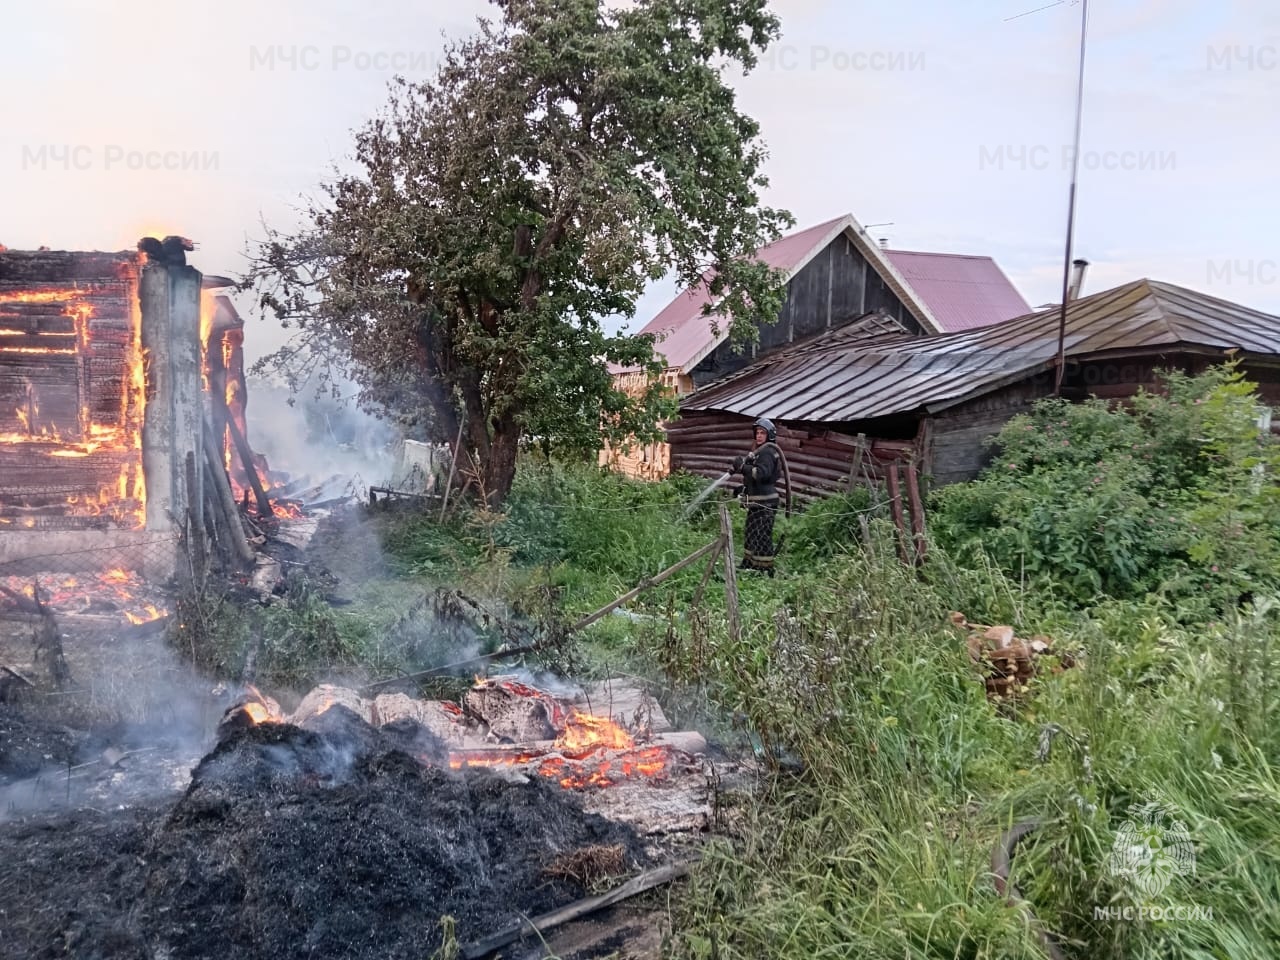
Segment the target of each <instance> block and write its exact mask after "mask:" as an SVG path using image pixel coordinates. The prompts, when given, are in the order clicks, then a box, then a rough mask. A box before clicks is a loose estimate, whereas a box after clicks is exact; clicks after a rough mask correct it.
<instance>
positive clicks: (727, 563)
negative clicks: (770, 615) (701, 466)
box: [720, 503, 742, 643]
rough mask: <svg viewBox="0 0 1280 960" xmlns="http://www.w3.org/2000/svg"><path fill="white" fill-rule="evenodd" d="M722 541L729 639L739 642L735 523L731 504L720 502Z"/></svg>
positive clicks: (740, 636)
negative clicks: (734, 553)
mask: <svg viewBox="0 0 1280 960" xmlns="http://www.w3.org/2000/svg"><path fill="white" fill-rule="evenodd" d="M720 542H721V543H723V544H724V549H723V550H722V551H721V552H722V553H723V554H724V599H725V606H726V607H727V608H728V613H729V639H730V640H732V641H733V642H734V643H738V642H739V641H740V640H741V639H742V624H741V623H740V622H739V620H738V571H737V569H736V568H735V567H734V557H733V524H732V523H731V522H730V520H729V505H728V504H727V503H722V504H720Z"/></svg>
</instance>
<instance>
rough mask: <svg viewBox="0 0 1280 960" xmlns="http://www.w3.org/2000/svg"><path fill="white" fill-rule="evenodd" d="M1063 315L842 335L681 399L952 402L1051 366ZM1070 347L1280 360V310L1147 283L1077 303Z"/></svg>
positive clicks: (810, 409) (740, 405)
mask: <svg viewBox="0 0 1280 960" xmlns="http://www.w3.org/2000/svg"><path fill="white" fill-rule="evenodd" d="M1058 322H1059V312H1058V310H1057V309H1053V310H1048V311H1042V312H1040V313H1033V314H1029V315H1027V316H1024V317H1020V318H1016V319H1014V320H1011V321H1009V322H1007V323H1002V324H998V325H995V326H991V327H987V328H985V329H981V330H971V331H962V332H960V333H950V334H943V335H939V336H932V337H903V336H901V335H893V334H890V335H888V336H886V337H884V338H882V339H878V340H876V341H875V342H874V343H868V342H867V341H866V340H856V341H852V342H842V339H841V338H840V337H838V336H837V335H838V334H839V331H833V332H832V333H831V334H828V335H826V336H824V337H821V338H818V339H817V340H815V341H814V342H812V343H806V344H804V345H803V346H801V347H793V348H789V349H784V350H782V351H780V352H778V353H777V354H773V355H770V356H767V357H763V358H761V359H760V360H758V361H756V362H755V363H753V364H751V365H750V366H748V367H747V368H746V369H744V370H741V371H739V372H737V373H736V374H734V375H733V376H731V377H727V378H725V379H724V380H721V381H718V382H717V383H712V384H708V385H707V386H705V387H703V388H702V389H700V390H698V391H697V392H696V393H694V394H692V395H690V396H689V397H687V398H686V399H685V400H684V401H683V402H682V403H681V405H680V407H681V409H682V410H723V411H726V412H729V413H741V414H745V415H748V416H759V415H760V414H761V413H764V414H766V415H767V416H769V417H771V418H773V419H774V420H792V421H813V422H821V421H829V422H834V421H852V420H866V419H871V418H874V417H883V416H888V415H891V414H896V413H908V412H913V411H919V410H926V411H935V410H941V409H945V408H946V407H948V406H951V405H953V404H956V403H959V402H961V401H963V400H965V399H967V398H969V397H972V396H975V395H978V394H981V393H984V392H986V391H989V390H993V389H995V388H996V387H998V386H1000V385H1001V384H1004V383H1011V382H1014V381H1017V380H1020V379H1023V378H1024V377H1026V376H1029V375H1030V374H1032V373H1035V372H1038V371H1041V370H1047V369H1050V368H1052V366H1053V363H1054V360H1055V357H1056V354H1057V347H1058ZM827 337H830V338H831V339H830V340H828V339H827ZM824 346H825V347H826V349H824ZM1064 346H1065V353H1066V356H1067V357H1071V358H1074V359H1077V360H1084V359H1088V358H1099V357H1106V356H1125V355H1134V354H1142V353H1151V354H1164V353H1172V352H1176V351H1179V350H1181V351H1186V350H1195V349H1200V350H1204V351H1207V352H1209V353H1211V354H1219V355H1220V354H1221V353H1223V352H1224V351H1227V350H1231V349H1235V350H1240V351H1242V352H1243V353H1244V354H1245V355H1248V356H1253V357H1268V358H1273V359H1274V358H1276V357H1278V356H1280V317H1276V316H1272V315H1271V314H1266V313H1262V312H1261V311H1258V310H1251V309H1249V308H1248V307H1243V306H1240V305H1239V304H1235V303H1231V302H1229V301H1227V300H1220V299H1218V298H1216V297H1210V296H1208V295H1206V294H1203V293H1199V292H1196V291H1193V290H1188V289H1185V288H1183V287H1176V286H1174V285H1172V284H1168V283H1160V282H1157V281H1155V280H1136V281H1134V282H1133V283H1127V284H1124V285H1123V286H1120V287H1115V288H1113V289H1111V290H1105V291H1103V292H1101V293H1095V294H1093V295H1092V296H1089V297H1083V298H1081V299H1079V300H1075V301H1072V302H1071V303H1070V304H1069V305H1068V307H1067V327H1066V338H1065V345H1064Z"/></svg>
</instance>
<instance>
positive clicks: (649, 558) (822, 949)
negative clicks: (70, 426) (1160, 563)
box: [280, 411, 1280, 960]
mask: <svg viewBox="0 0 1280 960" xmlns="http://www.w3.org/2000/svg"><path fill="white" fill-rule="evenodd" d="M1088 415H1089V416H1097V415H1098V414H1097V412H1096V411H1089V412H1088ZM700 488H701V481H700V480H698V479H696V478H679V477H677V478H673V479H671V480H669V481H666V482H664V483H660V484H636V483H630V482H628V481H626V480H624V479H622V478H619V477H616V476H612V475H609V474H602V473H600V472H599V471H598V470H596V469H595V468H593V467H582V466H565V465H553V466H545V465H542V466H538V467H533V468H528V469H522V471H521V473H520V475H519V478H518V480H517V484H516V487H515V489H514V491H513V495H512V498H511V500H510V502H509V504H508V505H507V508H506V510H505V511H504V513H502V514H492V513H485V512H471V513H468V512H465V511H464V512H460V513H458V514H457V515H456V516H455V517H454V518H453V519H451V520H450V521H449V522H447V523H445V524H443V525H442V524H440V523H438V522H437V521H436V519H435V518H434V517H430V516H419V517H407V518H406V517H385V518H376V519H374V520H373V521H372V522H373V523H374V525H375V527H376V529H378V530H379V532H380V535H381V538H382V542H383V544H384V545H385V548H386V550H387V552H388V556H389V560H388V563H389V566H390V569H391V571H392V572H393V574H394V577H393V578H392V579H391V581H390V582H381V581H376V580H375V581H374V582H369V583H366V584H364V585H361V586H358V587H357V588H355V589H354V590H353V598H354V599H355V600H356V603H355V604H353V605H352V606H351V607H348V608H345V610H344V611H342V612H339V613H337V614H330V618H331V620H332V624H333V627H334V629H333V631H332V634H330V633H327V632H326V628H325V627H324V626H323V623H322V618H321V619H317V620H315V621H314V622H312V623H311V626H312V627H315V628H317V629H318V631H319V633H318V635H319V636H320V637H321V638H322V639H323V638H324V637H329V640H327V641H326V642H329V643H332V644H334V645H333V646H332V647H330V648H325V649H328V655H330V656H333V657H335V658H337V659H339V660H341V659H342V658H344V657H345V658H349V659H351V660H352V661H353V662H357V663H366V664H367V663H368V662H381V663H385V661H380V660H379V658H380V657H394V656H402V654H403V650H402V649H401V648H400V647H398V646H397V645H396V644H395V643H393V642H391V641H389V640H387V638H386V637H385V636H384V635H383V634H382V633H380V631H385V628H386V625H387V623H388V622H389V621H390V620H391V619H394V612H395V611H396V610H398V609H399V608H400V605H401V604H402V603H404V602H406V601H409V598H410V597H412V596H413V595H414V593H415V592H417V591H420V590H422V589H423V588H424V584H433V583H441V582H450V583H454V584H457V585H459V586H462V587H463V588H464V589H468V590H471V591H473V592H474V593H475V594H477V595H481V596H483V597H486V598H492V599H493V601H494V602H495V603H496V602H498V601H505V602H506V603H507V604H509V605H510V608H511V609H512V610H514V611H516V612H518V613H519V614H521V615H523V616H526V617H528V618H530V619H537V618H544V617H553V618H555V619H557V620H559V621H560V622H561V623H565V622H572V621H573V620H574V619H576V618H577V617H579V616H581V615H582V614H584V613H586V612H588V611H590V610H592V609H594V608H596V607H598V606H601V605H603V604H604V603H606V602H608V601H609V600H611V599H613V598H614V597H615V596H617V595H620V594H621V593H623V592H624V591H626V590H628V589H630V588H631V587H633V586H635V585H636V584H637V583H638V582H639V581H640V580H641V579H642V578H644V577H647V576H651V575H652V574H654V573H656V572H658V571H659V570H661V569H663V568H664V567H666V566H669V565H670V564H672V563H674V562H675V561H676V560H678V559H680V558H681V557H683V556H686V555H687V554H689V553H691V552H692V551H693V550H695V549H697V548H698V547H699V546H701V545H703V544H705V543H706V542H708V541H709V540H711V539H712V538H714V537H715V536H716V535H717V533H718V521H717V519H716V507H717V504H716V499H715V498H712V499H711V501H710V502H709V503H708V504H707V505H706V506H704V507H703V508H702V509H701V510H700V511H699V512H698V513H697V514H695V515H694V516H693V517H692V518H690V519H689V520H687V521H684V520H682V519H681V515H682V513H683V511H684V508H685V505H686V504H687V503H689V502H690V501H691V500H692V498H693V497H694V496H695V495H696V493H697V492H698V490H699V489H700ZM954 496H956V497H960V496H961V494H956V495H954ZM731 509H732V511H733V513H732V516H733V519H734V523H735V528H736V532H735V535H736V537H737V543H738V544H739V545H740V544H741V542H742V541H741V533H742V531H741V523H742V510H741V509H740V508H739V507H737V506H736V505H735V506H733V507H732V508H731ZM860 516H865V517H867V518H868V520H869V530H870V542H866V543H864V542H862V526H861V523H860V521H859V517H860ZM1073 522H1074V521H1073ZM779 533H785V535H786V548H785V549H784V551H783V553H782V555H781V557H780V558H779V567H780V575H779V576H778V577H777V578H776V579H773V580H770V579H766V578H761V577H757V576H749V575H744V576H741V577H740V578H739V590H740V600H741V620H742V632H741V636H740V637H738V638H736V639H733V638H731V636H730V633H729V630H728V627H727V619H726V615H725V594H724V585H723V583H722V580H721V578H719V577H716V578H713V579H712V580H711V581H710V582H709V583H708V584H707V587H706V592H705V596H704V598H703V600H702V602H701V603H700V604H699V605H697V606H694V605H693V604H692V602H691V601H692V598H693V595H694V591H695V590H696V589H697V587H698V584H699V581H700V579H701V577H702V572H703V566H702V565H701V564H698V565H695V566H693V567H691V568H690V569H688V570H686V571H683V572H681V573H680V574H677V575H676V576H674V577H672V578H671V580H670V581H668V582H666V583H663V584H661V585H659V586H657V587H655V588H653V589H652V590H649V591H647V592H645V593H644V594H642V596H641V597H640V598H637V600H636V601H634V602H632V603H629V604H628V605H627V610H628V611H629V612H630V613H631V614H633V615H634V616H609V617H606V618H605V619H604V620H602V621H601V622H600V623H598V624H596V625H595V626H593V627H591V628H589V629H588V630H587V631H584V634H583V635H582V637H581V638H580V641H579V644H578V649H577V651H576V654H575V657H574V664H575V667H576V668H577V669H578V670H580V671H585V672H588V673H591V672H597V673H605V672H620V671H623V670H625V671H628V672H637V671H638V672H642V673H645V674H646V675H647V676H648V677H650V678H651V679H652V680H653V682H654V683H655V685H656V686H657V688H658V689H659V690H660V691H661V697H662V700H663V705H664V708H665V709H666V710H667V712H668V713H669V714H670V715H671V716H672V718H673V720H674V721H675V722H676V723H678V724H681V725H686V724H699V725H702V726H703V727H704V728H705V729H707V730H709V731H710V732H711V733H712V734H713V735H715V736H717V737H719V738H722V739H723V740H724V741H725V742H727V743H730V744H738V745H740V746H742V747H743V748H744V749H745V748H747V746H748V744H750V745H751V746H753V747H754V749H755V750H756V751H757V752H758V753H759V754H760V755H761V756H763V757H764V758H765V760H766V762H767V766H768V771H767V776H766V777H765V778H764V780H763V782H762V784H761V786H760V789H759V790H758V791H756V792H755V793H753V794H752V795H751V796H750V797H745V798H744V797H737V798H733V797H725V798H723V799H724V802H725V803H726V804H728V805H729V808H730V809H731V811H732V814H733V815H732V816H731V817H730V818H729V820H728V822H729V823H731V824H732V825H733V826H732V828H731V829H730V830H729V831H728V832H726V833H725V834H724V835H722V836H721V837H719V838H718V839H717V840H716V841H715V842H714V843H713V844H712V845H711V846H710V848H709V850H708V851H707V856H706V858H705V860H704V862H703V863H702V865H701V866H700V867H699V868H698V869H697V870H696V871H695V873H694V875H693V877H692V879H691V880H690V881H689V883H688V885H687V888H686V889H685V890H683V891H682V892H681V893H680V895H679V896H678V897H675V898H673V899H672V901H671V902H672V904H673V906H672V908H671V909H672V920H673V923H674V929H673V933H672V937H671V945H670V948H671V954H672V956H674V957H677V958H690V960H692V958H699V960H702V958H712V957H715V958H717V960H736V958H741V960H756V958H760V957H770V958H796V960H800V958H805V960H807V958H811V957H830V958H836V957H850V956H854V957H859V958H864V957H865V958H880V957H883V958H886V960H887V958H903V957H907V958H940V960H941V958H948V960H954V958H991V960H996V958H1032V957H1041V956H1043V955H1044V954H1043V950H1042V948H1041V946H1040V944H1039V940H1038V938H1037V935H1036V933H1035V932H1034V931H1033V930H1032V929H1031V928H1030V927H1029V925H1028V921H1027V917H1026V914H1025V912H1024V911H1023V910H1022V909H1019V908H1016V907H1011V906H1009V905H1008V904H1006V903H1005V902H1004V901H1003V900H1002V898H1001V897H999V896H997V894H996V892H995V888H994V885H993V883H992V880H991V877H990V858H991V852H992V847H993V844H994V843H995V842H996V840H997V838H998V837H999V835H1000V833H1001V831H1002V830H1004V829H1006V828H1008V827H1009V826H1010V825H1011V824H1013V823H1015V822H1019V821H1021V820H1024V819H1028V818H1036V819H1038V820H1040V821H1041V824H1042V825H1041V826H1040V828H1039V829H1038V830H1037V831H1036V832H1035V833H1034V834H1032V835H1031V836H1030V837H1029V838H1028V839H1027V840H1026V841H1025V842H1024V844H1023V845H1022V847H1020V848H1019V852H1018V854H1017V856H1016V858H1015V861H1014V879H1015V881H1016V883H1017V884H1018V885H1019V886H1020V888H1021V889H1022V891H1023V893H1024V894H1025V895H1026V897H1027V898H1028V901H1029V903H1030V904H1031V905H1033V907H1034V910H1035V913H1036V914H1037V916H1038V917H1039V918H1040V920H1041V921H1042V922H1043V923H1044V924H1045V925H1046V926H1047V927H1048V928H1049V929H1051V930H1053V931H1055V932H1056V933H1058V934H1059V935H1061V937H1062V938H1063V945H1064V949H1065V950H1066V951H1067V953H1068V955H1070V956H1073V957H1081V958H1083V957H1089V958H1107V960H1109V958H1116V960H1120V958H1131V957H1134V958H1144V960H1146V958H1150V960H1155V958H1166V957H1169V958H1172V957H1192V958H1204V960H1208V958H1230V960H1245V958H1255V957H1256V958H1263V957H1269V956H1273V955H1274V951H1275V945H1276V944H1277V943H1280V911H1277V910H1276V909H1275V907H1274V905H1275V904H1276V903H1277V902H1280V777H1278V776H1277V767H1278V765H1280V708H1278V707H1277V699H1278V698H1277V695H1276V676H1277V672H1278V671H1280V603H1277V602H1275V601H1273V600H1270V599H1268V597H1269V595H1268V594H1263V593H1257V594H1255V596H1254V597H1253V604H1252V605H1251V606H1247V607H1245V608H1244V609H1242V610H1239V611H1234V612H1232V611H1228V612H1225V613H1223V612H1217V613H1214V612H1211V611H1210V608H1209V607H1207V606H1199V607H1197V606H1196V605H1194V604H1191V605H1188V604H1184V603H1182V602H1181V601H1179V600H1177V594H1176V593H1171V592H1168V591H1166V592H1163V593H1161V592H1159V591H1156V592H1150V593H1141V592H1139V591H1127V592H1126V595H1125V596H1124V597H1122V598H1112V597H1107V596H1105V595H1093V594H1090V596H1089V599H1088V602H1087V603H1082V602H1081V594H1080V593H1079V592H1078V590H1076V588H1075V586H1074V585H1073V584H1072V583H1068V582H1065V581H1061V580H1058V579H1055V578H1054V577H1042V576H1037V577H1028V578H1027V579H1026V580H1025V582H1024V580H1023V577H1022V576H1020V574H1019V570H1018V569H1017V568H1016V567H1013V566H1011V565H1010V564H1009V563H1008V562H1002V561H1000V560H996V559H992V558H991V557H990V556H988V555H987V554H986V553H985V552H984V551H983V550H981V549H975V547H974V544H973V543H967V544H966V545H965V546H964V549H963V550H956V551H955V552H951V551H948V550H947V549H945V548H943V547H941V546H939V545H937V544H934V545H932V549H931V552H930V559H929V562H928V563H927V565H926V566H925V567H923V568H921V569H916V568H908V567H904V566H903V565H901V564H900V563H899V562H898V560H897V558H896V551H895V549H894V544H893V540H892V537H893V533H892V529H891V527H890V525H889V524H888V523H887V521H886V520H885V519H884V518H883V517H882V516H880V515H879V513H878V512H877V511H876V510H872V509H871V507H870V504H869V503H868V501H867V499H866V497H865V495H864V494H862V493H861V492H857V493H854V494H851V495H848V496H845V497H838V498H833V499H832V500H830V501H826V502H824V503H822V504H819V505H817V506H816V507H815V508H813V509H811V510H810V511H808V512H807V513H804V514H801V515H798V516H796V517H793V518H790V519H782V520H780V521H779ZM1051 533H1052V532H1051V531H1050V532H1049V533H1047V534H1045V536H1046V537H1051ZM961 557H962V558H963V559H960V558H961ZM952 610H960V611H962V612H963V613H965V614H966V615H968V617H969V618H970V619H971V620H972V621H975V622H985V623H1008V624H1010V625H1012V626H1014V627H1015V628H1016V630H1017V632H1018V634H1019V635H1021V636H1030V635H1033V634H1037V633H1045V634H1048V635H1050V636H1052V637H1053V638H1054V639H1055V647H1056V648H1057V649H1059V650H1063V651H1069V652H1070V653H1071V654H1072V655H1073V656H1074V657H1075V660H1076V664H1075V666H1073V667H1071V668H1070V669H1066V670H1063V671H1061V672H1060V673H1053V672H1051V671H1050V670H1049V669H1045V670H1044V671H1042V674H1041V676H1040V677H1039V678H1038V679H1037V680H1036V681H1035V682H1034V684H1033V687H1032V690H1031V692H1030V694H1029V696H1028V697H1026V698H1025V699H1024V700H1023V701H1021V702H1020V703H1018V704H1016V705H998V704H993V703H991V702H989V701H988V700H987V698H986V696H985V693H984V689H983V685H982V682H981V677H980V676H979V674H978V672H977V668H975V667H974V665H973V664H972V663H971V662H970V660H969V658H968V655H967V652H966V649H965V645H964V638H963V636H962V635H961V634H960V633H959V632H957V631H956V630H955V629H954V628H953V627H952V626H950V624H949V621H948V615H949V613H950V612H951V611H952ZM299 612H300V613H301V615H303V616H304V617H305V616H309V615H310V614H308V613H307V610H306V604H305V603H304V604H302V605H301V610H300V611H299ZM284 632H285V635H286V636H292V635H294V634H290V633H289V632H288V630H287V629H286V630H285V631H284ZM380 643H381V644H382V646H381V647H379V644H380ZM280 649H281V656H282V663H283V664H284V666H286V667H288V666H289V665H290V664H291V663H292V661H291V660H289V658H288V656H285V655H286V654H290V652H291V651H294V647H293V646H291V645H290V644H288V643H282V644H281V647H280ZM1046 666H1049V664H1046ZM1148 801H1157V802H1159V803H1161V804H1163V805H1164V808H1165V809H1167V810H1168V811H1169V812H1170V814H1171V817H1172V818H1174V819H1177V820H1179V821H1181V822H1182V823H1184V824H1185V826H1186V830H1187V832H1188V834H1189V835H1190V837H1191V838H1192V841H1193V843H1194V852H1195V858H1196V872H1195V874H1194V875H1193V876H1178V877H1173V878H1172V879H1171V881H1170V883H1169V886H1168V887H1167V889H1165V890H1163V891H1161V893H1160V894H1159V895H1158V896H1154V897H1153V898H1152V899H1151V901H1150V902H1147V901H1144V900H1143V898H1142V896H1141V895H1140V894H1139V893H1138V892H1137V891H1136V889H1135V888H1134V887H1133V885H1132V884H1130V883H1128V882H1127V881H1125V880H1124V879H1122V878H1120V877H1118V876H1116V875H1115V874H1114V872H1113V870H1112V866H1111V856H1112V851H1113V849H1114V847H1115V843H1116V838H1117V836H1118V835H1119V833H1120V831H1121V828H1122V826H1123V825H1124V823H1125V821H1126V819H1127V818H1129V817H1131V813H1130V808H1131V807H1132V806H1133V805H1135V804H1141V803H1145V802H1148ZM1153 904H1154V905H1170V904H1177V905H1182V906H1185V907H1192V908H1197V909H1199V910H1200V911H1201V913H1202V916H1204V915H1207V914H1208V913H1210V912H1211V914H1212V918H1211V919H1197V920H1183V921H1152V920H1149V919H1147V920H1142V921H1138V920H1133V921H1124V920H1111V919H1098V918H1096V917H1095V913H1094V911H1095V908H1109V907H1119V908H1124V907H1133V908H1137V907H1141V906H1144V905H1145V906H1151V905H1153Z"/></svg>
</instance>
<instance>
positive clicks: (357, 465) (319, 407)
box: [246, 380, 403, 488]
mask: <svg viewBox="0 0 1280 960" xmlns="http://www.w3.org/2000/svg"><path fill="white" fill-rule="evenodd" d="M247 386H248V395H249V402H248V405H247V407H246V420H247V421H248V430H249V437H248V439H249V444H250V446H252V447H253V449H254V452H255V453H260V454H262V455H264V456H265V457H266V458H267V463H268V464H269V465H270V467H271V470H272V472H273V473H275V474H277V475H280V474H288V476H289V480H290V481H293V480H299V479H301V478H302V477H303V476H309V477H310V478H311V481H312V482H313V483H317V484H318V483H321V482H322V481H324V480H326V479H328V478H329V477H331V476H333V475H334V474H341V475H343V476H344V477H346V478H348V479H349V480H351V481H353V482H354V483H355V485H356V486H357V487H359V488H367V487H369V486H383V485H390V484H391V481H392V478H393V476H394V475H395V472H396V469H397V464H398V462H399V459H400V450H401V446H402V443H403V441H402V438H401V436H400V432H399V431H398V430H397V429H396V428H395V427H394V426H392V425H391V424H389V423H387V422H386V421H383V420H379V419H377V418H376V417H373V416H370V415H369V414H367V413H365V412H364V411H362V410H360V409H359V408H357V407H356V405H355V403H354V402H353V401H349V400H336V399H334V398H333V397H331V396H329V395H323V396H317V395H316V394H315V391H314V390H312V389H308V388H304V389H303V390H301V391H300V392H299V393H297V394H292V393H290V391H289V390H288V389H287V388H286V387H282V386H279V385H276V384H273V383H270V382H268V381H265V380H250V381H249V382H248V385H247ZM278 478H279V477H278Z"/></svg>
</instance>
